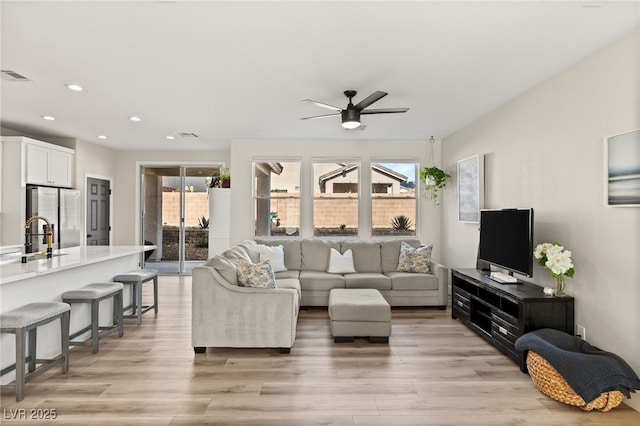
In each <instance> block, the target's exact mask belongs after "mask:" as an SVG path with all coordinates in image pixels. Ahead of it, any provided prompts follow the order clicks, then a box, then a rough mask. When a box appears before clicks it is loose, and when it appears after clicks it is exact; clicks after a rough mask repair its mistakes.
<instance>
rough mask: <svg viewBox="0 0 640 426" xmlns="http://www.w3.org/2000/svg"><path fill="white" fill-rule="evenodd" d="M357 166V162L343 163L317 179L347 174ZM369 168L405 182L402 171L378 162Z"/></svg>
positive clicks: (405, 178)
mask: <svg viewBox="0 0 640 426" xmlns="http://www.w3.org/2000/svg"><path fill="white" fill-rule="evenodd" d="M358 167H359V165H358V164H345V165H343V166H342V167H339V168H337V169H335V170H332V171H330V172H328V173H325V174H323V175H322V176H320V177H319V178H318V179H319V181H320V182H321V183H322V182H326V181H328V180H331V179H334V178H336V177H338V176H342V175H344V174H347V173H349V172H351V171H353V170H355V169H357V168H358ZM371 168H372V169H373V170H375V171H376V172H378V173H380V174H383V175H385V176H389V177H390V178H392V179H396V180H398V181H400V182H406V181H407V179H408V177H407V176H405V175H403V174H402V173H398V172H396V171H393V170H391V169H389V168H387V167H384V166H382V165H380V164H377V163H374V164H371Z"/></svg>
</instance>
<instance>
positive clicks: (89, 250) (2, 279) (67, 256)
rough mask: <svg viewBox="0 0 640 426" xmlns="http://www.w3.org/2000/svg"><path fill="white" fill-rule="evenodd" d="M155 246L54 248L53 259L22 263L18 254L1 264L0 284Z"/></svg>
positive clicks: (76, 266)
mask: <svg viewBox="0 0 640 426" xmlns="http://www.w3.org/2000/svg"><path fill="white" fill-rule="evenodd" d="M155 248H156V246H85V247H70V248H65V249H60V250H54V252H53V256H54V257H53V258H51V259H32V260H29V261H28V262H27V263H20V256H17V258H18V263H10V264H3V265H2V266H0V285H2V284H6V283H10V282H15V281H20V280H25V279H28V278H33V277H37V276H40V275H46V274H52V273H55V272H60V271H64V270H67V269H73V268H78V267H81V266H84V265H89V264H92V263H99V262H102V261H105V260H109V259H115V258H119V257H124V256H129V255H132V254H137V253H141V252H144V251H147V250H152V249H155Z"/></svg>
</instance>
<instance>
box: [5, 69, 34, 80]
mask: <svg viewBox="0 0 640 426" xmlns="http://www.w3.org/2000/svg"><path fill="white" fill-rule="evenodd" d="M0 73H2V79H3V80H8V81H31V80H29V79H28V78H27V77H25V76H24V75H22V74H19V73H17V72H15V71H11V70H2V71H0Z"/></svg>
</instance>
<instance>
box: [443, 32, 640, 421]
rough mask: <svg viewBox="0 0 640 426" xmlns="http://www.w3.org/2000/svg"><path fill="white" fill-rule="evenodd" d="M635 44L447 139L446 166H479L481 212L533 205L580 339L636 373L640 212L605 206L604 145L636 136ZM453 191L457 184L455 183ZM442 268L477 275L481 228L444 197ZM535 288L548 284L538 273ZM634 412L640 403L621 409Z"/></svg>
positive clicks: (639, 363)
mask: <svg viewBox="0 0 640 426" xmlns="http://www.w3.org/2000/svg"><path fill="white" fill-rule="evenodd" d="M639 41H640V33H639V32H634V33H633V34H630V35H628V36H627V37H625V38H623V39H621V40H619V41H618V42H616V43H614V44H612V45H611V46H609V47H607V48H605V49H603V50H601V51H600V52H597V53H596V54H595V55H593V56H591V57H589V58H587V59H586V60H584V61H582V62H580V63H578V64H576V65H574V66H572V67H571V68H569V69H567V70H566V71H564V72H562V73H561V74H559V75H557V76H555V77H553V78H551V79H549V80H548V81H546V82H544V83H543V84H541V85H539V86H538V87H536V88H534V89H532V90H530V91H529V92H527V93H525V94H523V95H522V96H520V97H518V98H516V99H515V100H513V101H511V102H509V103H508V104H506V105H503V106H501V107H500V108H499V109H497V110H496V111H494V112H493V113H491V114H488V115H486V116H484V117H482V118H481V119H479V120H478V121H476V122H475V123H472V124H470V125H469V126H467V127H466V128H464V129H462V130H460V131H458V132H456V133H455V134H453V135H451V136H449V137H447V138H445V139H444V140H443V142H442V152H443V154H442V155H443V164H444V165H445V168H446V169H447V170H448V171H449V172H450V173H451V174H452V175H454V174H455V171H456V162H457V161H458V160H460V159H463V158H466V157H469V156H471V155H475V154H484V158H485V207H487V208H506V207H533V208H534V210H535V219H536V220H535V244H538V243H542V242H554V241H558V242H561V243H563V244H564V245H565V246H566V247H567V248H568V249H570V250H571V251H572V252H573V261H574V264H575V269H576V273H575V276H574V278H573V279H568V280H567V281H568V285H567V287H568V290H567V293H569V294H570V295H572V296H574V297H575V298H576V323H577V324H581V325H584V326H585V327H586V335H587V340H588V341H589V342H590V343H592V344H595V345H596V346H598V347H601V348H602V349H606V350H609V351H612V352H615V353H617V354H619V355H620V356H622V357H623V358H624V359H625V360H626V361H627V362H628V363H629V364H630V365H631V366H632V367H633V368H634V370H635V371H636V372H637V373H639V374H640V309H638V307H639V306H640V262H639V261H638V259H640V208H638V207H635V208H612V207H608V206H606V203H605V190H606V187H605V174H606V170H605V169H606V166H605V155H604V139H605V138H606V137H607V136H612V135H615V134H619V133H623V132H628V131H630V130H634V129H638V128H640V123H639V117H640V114H639V100H640V97H639V87H640V84H639V76H640V69H639ZM452 187H453V188H455V185H452ZM444 196H445V200H444V203H443V204H444V205H443V220H442V226H443V239H442V241H443V244H444V247H443V250H444V252H443V255H444V257H443V261H444V262H445V264H447V265H448V266H450V267H474V265H475V256H476V250H477V244H478V225H473V224H465V223H458V221H457V194H456V192H455V190H447V191H445V195H444ZM533 281H534V282H536V283H538V284H540V285H545V284H546V285H551V284H552V282H553V281H552V278H551V275H550V273H549V271H548V270H546V269H544V268H541V267H538V266H536V267H535V270H534V279H533ZM626 402H627V403H628V404H629V405H631V406H633V407H634V408H635V409H637V410H640V397H638V395H637V394H636V396H634V398H632V399H631V400H627V401H626Z"/></svg>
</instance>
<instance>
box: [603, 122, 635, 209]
mask: <svg viewBox="0 0 640 426" xmlns="http://www.w3.org/2000/svg"><path fill="white" fill-rule="evenodd" d="M605 158H606V166H607V167H606V173H607V176H606V179H607V180H606V187H607V190H606V201H607V205H609V206H612V207H640V130H633V131H630V132H626V133H621V134H619V135H614V136H610V137H608V138H606V140H605Z"/></svg>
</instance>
